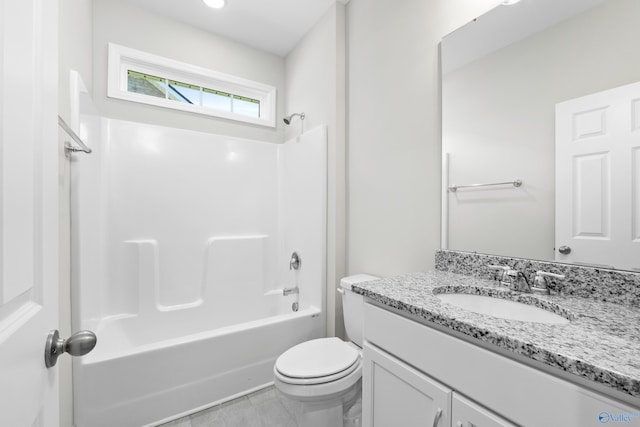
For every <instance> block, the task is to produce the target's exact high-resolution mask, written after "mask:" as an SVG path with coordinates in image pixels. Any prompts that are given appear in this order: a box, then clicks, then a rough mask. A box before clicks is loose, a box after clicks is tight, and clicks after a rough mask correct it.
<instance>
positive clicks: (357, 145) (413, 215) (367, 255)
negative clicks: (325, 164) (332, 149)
mask: <svg viewBox="0 0 640 427" xmlns="http://www.w3.org/2000/svg"><path fill="white" fill-rule="evenodd" d="M498 3H499V1H498V0H482V1H478V0H403V1H400V2H399V1H394V0H376V1H368V0H351V1H350V2H349V4H348V6H347V29H348V30H347V40H348V42H347V46H348V55H347V58H348V70H349V71H348V110H347V114H348V215H347V218H348V221H347V224H348V252H347V256H348V257H347V259H348V269H347V270H348V273H349V274H352V273H370V274H375V275H382V276H389V275H393V274H400V273H405V272H410V271H418V270H425V269H429V268H432V267H433V264H434V260H433V258H434V251H435V250H436V249H437V248H439V246H440V169H441V150H440V101H439V96H440V93H439V61H438V55H439V42H440V40H441V38H442V37H443V36H444V35H445V34H447V33H449V32H450V31H452V30H454V29H456V28H457V27H460V26H462V25H463V24H465V23H466V22H468V21H469V20H471V19H473V18H474V17H477V16H479V15H480V14H482V13H483V12H485V11H486V10H489V9H490V8H491V7H493V6H494V5H496V4H498Z"/></svg>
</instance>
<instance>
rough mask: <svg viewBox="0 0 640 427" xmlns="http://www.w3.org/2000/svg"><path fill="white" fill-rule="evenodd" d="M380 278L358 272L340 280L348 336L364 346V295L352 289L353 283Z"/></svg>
mask: <svg viewBox="0 0 640 427" xmlns="http://www.w3.org/2000/svg"><path fill="white" fill-rule="evenodd" d="M376 279H379V277H375V276H371V275H369V274H356V275H354V276H348V277H345V278H343V279H342V280H340V288H341V289H340V291H342V292H340V293H341V294H342V315H343V317H344V327H345V329H346V331H347V337H348V338H349V340H351V342H353V343H354V344H357V345H358V347H360V348H362V341H363V338H362V323H363V321H364V297H363V296H362V295H358V294H356V293H354V292H352V291H351V285H355V284H357V283H363V282H368V281H371V280H376Z"/></svg>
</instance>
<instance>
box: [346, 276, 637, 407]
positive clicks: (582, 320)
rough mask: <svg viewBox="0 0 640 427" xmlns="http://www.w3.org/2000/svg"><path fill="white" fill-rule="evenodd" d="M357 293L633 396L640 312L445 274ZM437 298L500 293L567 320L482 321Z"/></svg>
mask: <svg viewBox="0 0 640 427" xmlns="http://www.w3.org/2000/svg"><path fill="white" fill-rule="evenodd" d="M353 289H354V291H355V292H356V293H359V294H361V295H364V296H366V297H368V298H371V299H372V300H375V301H377V302H379V303H381V304H383V305H386V306H388V307H392V308H395V309H398V310H401V311H403V312H406V313H407V314H411V315H413V316H417V317H419V318H422V319H424V320H426V321H429V322H433V323H436V324H438V325H441V326H444V327H447V328H449V329H452V330H454V331H457V332H461V333H463V334H465V335H468V336H470V337H472V338H475V339H478V340H480V341H483V342H485V343H488V344H492V345H495V346H498V347H500V348H502V349H505V350H508V351H511V352H513V353H516V354H520V355H522V356H525V357H528V358H530V359H534V360H537V361H540V362H542V363H545V364H546V365H549V366H551V367H554V368H558V369H561V370H563V371H566V372H569V373H571V374H575V375H578V376H580V377H583V378H586V379H589V380H592V381H595V382H597V383H601V384H604V385H607V386H609V387H612V388H614V389H616V390H618V391H621V392H623V393H626V394H629V395H631V396H634V397H638V398H640V309H638V308H634V307H631V306H629V305H625V304H621V303H619V302H618V303H612V302H606V301H599V300H595V299H591V298H580V297H576V296H574V295H551V296H540V295H531V294H522V293H518V292H511V291H509V290H507V289H506V288H504V287H501V286H500V285H499V284H497V283H496V282H494V281H493V280H487V279H480V278H477V277H472V276H465V275H461V274H455V273H450V272H445V271H431V272H425V273H414V274H409V275H404V276H398V277H391V278H386V279H380V280H375V281H371V282H364V283H360V284H357V285H354V286H353ZM438 292H441V293H442V292H458V293H460V292H467V293H479V294H499V296H501V297H503V298H506V299H514V300H520V301H522V302H529V303H533V304H534V305H537V306H539V307H545V308H547V309H550V310H551V311H555V312H557V313H558V314H560V315H562V316H564V317H566V318H569V319H572V320H571V321H570V322H569V323H567V324H562V325H559V324H543V323H531V322H522V321H517V320H506V319H501V318H497V317H492V316H489V315H482V314H478V313H474V312H471V311H467V310H464V309H461V308H458V307H456V306H453V305H450V304H447V303H444V302H442V301H441V300H440V299H438V298H437V297H436V296H435V294H437V293H438Z"/></svg>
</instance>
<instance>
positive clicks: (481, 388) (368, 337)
mask: <svg viewBox="0 0 640 427" xmlns="http://www.w3.org/2000/svg"><path fill="white" fill-rule="evenodd" d="M364 319H365V320H364V338H365V343H364V352H363V361H364V366H363V380H362V385H363V395H362V420H363V426H364V427H395V426H403V427H411V426H428V427H431V426H433V425H435V426H438V427H471V426H473V427H497V426H501V427H505V426H514V425H522V426H532V427H538V426H545V427H554V426H558V427H589V426H594V427H595V426H602V425H603V424H602V422H601V421H600V418H599V417H601V416H602V415H603V414H605V415H606V414H610V415H613V416H616V415H618V414H638V418H637V421H638V422H640V408H638V407H635V405H634V406H630V405H628V404H626V403H623V402H620V401H618V400H614V399H611V398H609V397H608V396H605V395H604V394H600V393H596V392H594V391H591V390H590V389H587V388H585V387H582V386H579V385H577V384H574V383H573V382H569V381H567V380H564V379H561V378H558V377H556V376H554V375H550V374H549V373H546V372H543V371H541V370H538V369H535V368H533V367H531V366H528V365H527V364H524V363H521V362H518V361H516V360H513V359H511V358H508V357H505V356H502V355H500V354H497V353H494V352H493V351H489V350H487V349H485V348H482V347H480V346H477V345H474V344H472V343H470V342H467V341H466V340H463V339H460V338H457V337H454V336H452V335H449V334H448V333H444V332H441V331H439V330H436V329H434V328H432V327H429V326H426V325H425V324H422V323H419V322H417V321H414V320H411V319H408V318H406V317H403V316H401V315H399V314H396V313H395V312H392V311H389V310H387V309H383V308H380V307H377V306H374V305H372V304H369V303H367V304H365V312H364ZM438 409H441V410H442V412H441V414H440V415H439V416H438V415H437V414H438ZM434 421H437V422H436V423H435V424H434ZM634 421H635V420H634Z"/></svg>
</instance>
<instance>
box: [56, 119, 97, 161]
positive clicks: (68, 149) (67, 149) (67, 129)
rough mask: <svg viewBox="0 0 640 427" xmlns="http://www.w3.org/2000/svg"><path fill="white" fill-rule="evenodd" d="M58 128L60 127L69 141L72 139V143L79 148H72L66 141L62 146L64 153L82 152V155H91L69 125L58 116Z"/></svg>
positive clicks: (89, 149)
mask: <svg viewBox="0 0 640 427" xmlns="http://www.w3.org/2000/svg"><path fill="white" fill-rule="evenodd" d="M58 126H60V127H61V128H62V130H64V131H65V132H66V133H67V135H69V136H70V137H71V139H73V142H75V143H76V144H78V145H79V146H80V148H77V147H74V146H73V145H71V144H70V143H69V142H68V141H67V142H65V144H64V151H65V152H67V153H69V152H72V153H75V152H78V151H82V152H83V153H87V154H89V153H91V148H89V147H87V145H86V144H85V143H84V142H82V140H81V139H80V137H79V136H78V135H77V134H76V133H75V132H74V131H73V129H71V128H70V127H69V125H68V124H67V123H66V122H65V121H64V120H63V119H62V117H60V116H58Z"/></svg>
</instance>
